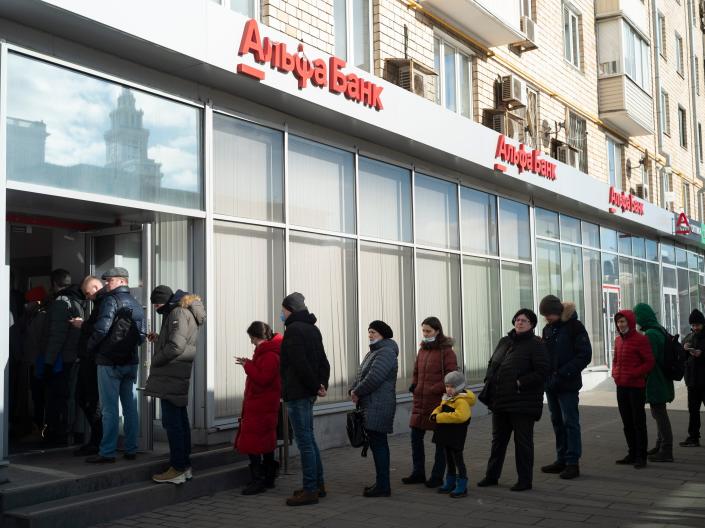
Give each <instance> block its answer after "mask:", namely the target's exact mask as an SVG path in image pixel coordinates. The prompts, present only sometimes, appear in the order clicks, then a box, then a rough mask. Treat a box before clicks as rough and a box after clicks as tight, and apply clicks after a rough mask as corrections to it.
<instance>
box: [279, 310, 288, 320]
mask: <svg viewBox="0 0 705 528" xmlns="http://www.w3.org/2000/svg"><path fill="white" fill-rule="evenodd" d="M279 319H280V320H281V322H282V323H283V322H284V321H286V316H285V315H284V312H282V313H280V314H279Z"/></svg>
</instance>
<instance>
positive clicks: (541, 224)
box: [536, 207, 559, 239]
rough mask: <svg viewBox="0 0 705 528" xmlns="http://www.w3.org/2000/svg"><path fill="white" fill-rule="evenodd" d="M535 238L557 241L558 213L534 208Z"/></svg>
mask: <svg viewBox="0 0 705 528" xmlns="http://www.w3.org/2000/svg"><path fill="white" fill-rule="evenodd" d="M536 236H545V237H548V238H555V239H558V237H559V231H558V213H555V212H553V211H547V210H546V209H539V208H538V207H537V208H536Z"/></svg>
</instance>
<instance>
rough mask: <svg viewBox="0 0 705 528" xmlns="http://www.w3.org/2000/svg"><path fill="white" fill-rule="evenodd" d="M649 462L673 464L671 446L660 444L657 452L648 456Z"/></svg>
mask: <svg viewBox="0 0 705 528" xmlns="http://www.w3.org/2000/svg"><path fill="white" fill-rule="evenodd" d="M649 462H673V446H670V445H666V444H661V448H660V449H659V450H658V452H656V453H653V454H651V455H649Z"/></svg>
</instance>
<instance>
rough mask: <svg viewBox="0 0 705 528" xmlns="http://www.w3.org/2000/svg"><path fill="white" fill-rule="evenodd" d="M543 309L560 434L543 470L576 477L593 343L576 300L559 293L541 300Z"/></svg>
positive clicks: (549, 384)
mask: <svg viewBox="0 0 705 528" xmlns="http://www.w3.org/2000/svg"><path fill="white" fill-rule="evenodd" d="M539 312H540V313H541V315H543V316H544V317H545V319H546V322H547V323H548V324H547V325H546V326H545V327H544V328H543V342H544V344H545V345H546V349H547V350H548V365H549V375H548V380H547V381H546V399H547V400H548V410H549V412H550V413H551V423H552V424H553V432H554V434H555V436H556V460H555V462H553V463H552V464H549V465H547V466H543V467H542V468H541V471H542V472H544V473H558V474H559V476H560V478H562V479H573V478H576V477H578V476H580V465H579V463H580V456H581V454H582V441H581V437H580V411H579V410H578V403H579V399H580V396H579V393H580V388H581V387H582V386H583V377H582V372H583V369H584V368H585V367H587V366H588V365H589V364H590V361H591V360H592V346H591V345H590V337H589V336H588V333H587V330H585V327H584V326H583V323H581V322H580V320H579V319H578V314H577V312H576V311H575V303H572V302H564V303H562V302H561V300H560V299H559V298H558V297H556V296H555V295H547V296H546V297H544V298H543V299H542V300H541V304H540V305H539Z"/></svg>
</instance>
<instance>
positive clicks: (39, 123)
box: [6, 53, 203, 209]
mask: <svg viewBox="0 0 705 528" xmlns="http://www.w3.org/2000/svg"><path fill="white" fill-rule="evenodd" d="M7 67H8V81H7V82H8V86H7V111H8V118H7V159H6V163H7V165H6V167H7V179H8V180H14V181H19V182H26V183H33V184H39V185H47V186H49V187H57V188H62V189H67V190H75V191H81V192H89V193H95V194H101V195H106V196H111V197H118V198H127V199H131V200H139V201H144V202H151V203H158V204H163V205H172V206H177V207H187V208H192V209H202V208H203V203H202V175H201V161H200V160H201V111H200V110H199V109H198V108H194V107H192V106H189V105H186V104H183V103H178V102H175V101H171V100H169V99H165V98H163V97H158V96H156V95H152V94H149V93H146V92H143V91H140V90H136V89H133V88H128V87H126V86H121V85H119V84H117V83H115V82H111V81H105V80H102V79H98V78H95V77H92V76H90V75H86V74H83V73H77V72H75V71H72V70H69V69H67V68H63V67H59V66H55V65H53V64H49V63H46V62H43V61H40V60H35V59H30V58H27V57H24V56H22V55H18V54H15V53H10V54H9V55H8V65H7Z"/></svg>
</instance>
